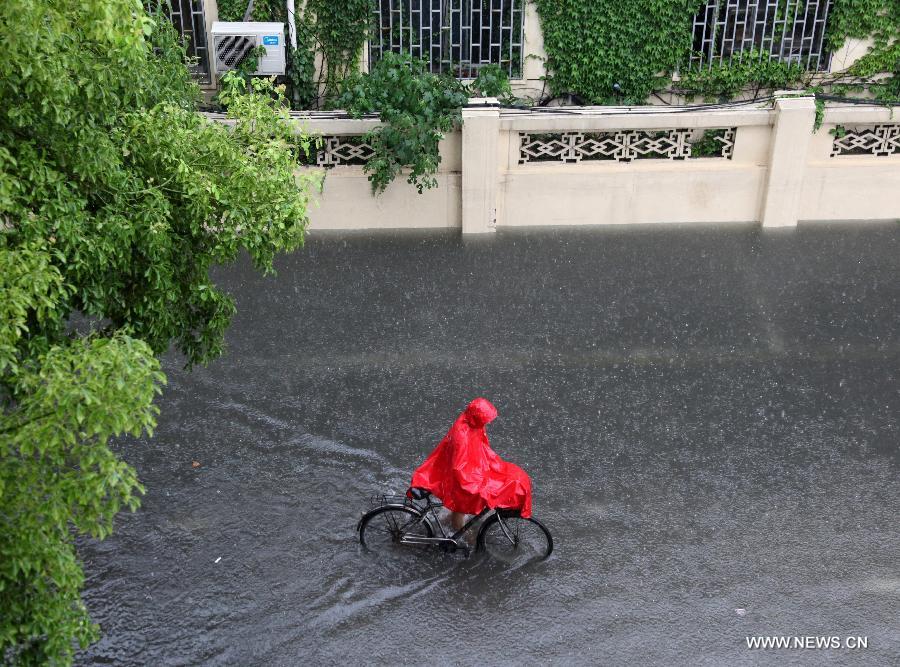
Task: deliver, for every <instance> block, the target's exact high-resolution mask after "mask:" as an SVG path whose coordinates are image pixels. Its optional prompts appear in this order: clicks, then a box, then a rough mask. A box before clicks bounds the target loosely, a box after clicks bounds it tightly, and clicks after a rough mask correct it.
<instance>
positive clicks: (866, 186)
mask: <svg viewBox="0 0 900 667" xmlns="http://www.w3.org/2000/svg"><path fill="white" fill-rule="evenodd" d="M472 102H473V106H472V107H471V108H467V109H464V110H463V118H464V124H463V129H462V132H458V133H454V134H452V135H450V136H448V137H447V138H446V139H445V140H444V141H443V142H442V144H441V154H442V162H441V168H440V171H439V173H438V175H437V178H438V183H439V186H438V187H437V188H436V189H433V190H428V191H426V192H425V194H423V195H419V194H417V192H416V190H415V188H414V187H413V186H411V185H409V184H407V183H406V182H405V180H404V179H402V178H398V179H397V181H395V182H394V183H392V184H391V185H390V186H389V187H388V189H387V191H386V192H385V193H384V194H382V195H379V196H377V197H373V196H372V194H371V190H370V184H369V182H368V180H367V178H366V175H365V173H364V171H363V167H362V166H336V167H334V168H332V169H330V170H328V175H327V177H326V180H325V191H324V194H323V196H322V197H321V204H320V206H319V207H318V208H316V209H315V210H313V211H312V215H311V218H312V229H369V228H428V227H447V228H457V229H462V231H464V232H465V233H489V232H492V231H494V230H495V229H496V228H497V227H513V226H528V225H588V224H653V223H673V222H692V223H695V222H706V223H734V222H757V223H760V224H762V225H764V226H771V227H777V226H792V225H796V224H797V222H798V221H828V220H896V219H900V197H898V196H897V194H898V193H900V120H892V119H891V114H890V110H889V109H885V108H881V107H875V106H864V105H847V106H840V105H838V106H831V107H829V108H828V109H827V110H826V112H825V119H824V125H823V126H822V128H821V129H819V130H818V132H815V133H813V131H812V129H813V121H814V117H815V103H814V101H813V99H812V98H790V97H787V98H782V99H779V100H778V101H777V102H776V104H775V105H774V107H773V106H768V107H761V106H759V105H743V106H739V107H736V108H730V109H717V110H690V109H688V108H681V109H679V108H675V109H673V108H665V109H660V108H659V107H653V108H647V107H641V108H635V109H622V108H608V107H598V108H558V109H554V110H550V111H548V110H546V109H543V110H535V111H510V110H502V109H500V108H499V107H493V106H490V104H491V100H473V101H472ZM296 118H297V123H298V124H299V125H301V126H303V127H304V128H305V129H306V130H307V131H311V132H314V133H319V134H322V135H325V136H337V137H341V136H347V135H361V134H364V133H365V132H367V131H368V130H369V129H371V128H372V127H375V126H377V124H378V121H377V120H376V119H364V120H348V119H342V118H340V117H336V116H335V115H334V114H330V115H329V114H306V115H302V114H297V115H296ZM878 125H881V126H888V127H889V128H890V127H894V126H895V125H896V126H898V130H897V132H898V135H897V137H898V139H897V142H898V143H897V144H896V150H889V151H887V154H878V155H876V154H865V155H838V156H835V157H832V151H833V145H834V141H835V137H834V136H833V135H832V134H831V131H832V130H834V129H835V128H836V127H838V126H842V127H848V128H855V127H859V128H861V129H862V130H863V131H865V128H870V127H875V126H878ZM678 128H681V129H685V128H688V129H698V130H702V129H704V128H734V146H733V151H732V153H731V158H730V159H726V158H724V157H714V158H688V159H679V160H675V159H635V160H633V161H631V162H619V161H581V162H577V163H574V164H571V163H565V162H526V163H524V164H520V159H519V158H520V152H519V151H520V146H521V142H522V139H521V137H522V135H523V134H527V135H547V134H555V135H558V134H559V133H575V132H578V133H582V134H583V133H591V132H612V131H616V132H625V131H631V130H648V131H649V130H654V131H655V130H668V129H678ZM891 131H893V130H891ZM892 136H893V135H892Z"/></svg>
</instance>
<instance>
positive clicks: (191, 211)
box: [0, 0, 314, 664]
mask: <svg viewBox="0 0 900 667" xmlns="http://www.w3.org/2000/svg"><path fill="white" fill-rule="evenodd" d="M0 25H2V28H0V31H2V35H0V36H2V39H0V109H2V111H0V610H2V612H0V662H13V663H21V664H45V663H48V662H49V663H65V662H69V661H70V660H71V658H72V654H73V650H74V644H75V643H78V644H80V645H81V646H85V645H86V644H87V643H88V642H90V641H91V640H92V639H94V638H95V637H96V636H97V628H96V627H95V626H93V625H92V624H91V622H90V619H89V618H88V616H87V614H86V612H85V609H84V606H83V604H82V602H81V600H80V590H81V586H82V581H83V574H82V570H81V566H80V564H79V562H78V559H77V556H76V553H75V550H74V546H73V535H74V534H87V535H92V536H95V537H99V538H102V537H104V536H106V535H108V534H109V532H110V530H111V529H112V524H113V518H114V516H115V514H116V513H117V512H118V511H119V509H120V508H124V507H129V508H132V509H133V508H135V507H136V506H137V502H138V496H139V494H140V493H141V492H142V489H141V486H140V484H139V483H138V480H137V477H136V475H135V471H134V470H133V469H132V468H131V467H130V466H128V465H127V464H126V463H124V462H123V461H121V460H120V459H119V458H118V457H117V456H116V455H115V454H113V452H112V451H111V450H110V449H109V447H108V445H107V441H108V440H109V438H110V437H112V436H115V435H120V434H126V433H131V434H134V435H137V434H139V433H141V432H143V431H150V430H151V429H152V427H153V424H154V421H155V416H156V409H155V407H154V406H153V404H152V401H153V398H154V396H155V395H156V394H157V393H158V392H159V391H160V386H161V384H162V382H163V381H164V378H163V376H162V374H161V373H160V370H159V364H158V362H157V360H156V355H158V354H160V353H162V352H163V351H165V350H166V349H168V348H169V347H170V345H172V344H173V343H174V344H175V346H176V347H177V348H178V349H179V350H180V351H181V352H182V353H183V354H184V355H185V357H186V360H187V363H188V364H193V363H198V362H205V361H207V360H209V359H211V358H213V357H214V356H216V355H217V354H219V353H220V352H221V351H222V345H223V342H222V341H223V333H224V331H225V328H226V327H227V325H228V322H229V319H230V317H231V315H232V313H233V312H234V304H233V302H232V300H231V299H230V298H229V297H228V296H227V295H226V294H223V293H222V292H220V291H219V290H217V289H216V287H215V285H213V284H212V282H211V281H210V279H209V269H210V267H212V266H213V265H215V264H220V263H225V262H229V261H232V260H233V259H235V257H236V256H237V255H238V253H239V252H241V251H242V250H245V251H246V252H248V253H249V255H250V257H251V258H252V260H253V262H254V264H255V265H256V266H257V267H258V268H259V269H261V270H263V271H269V270H271V267H272V259H273V257H274V255H275V253H276V252H279V251H283V250H290V249H293V248H296V247H297V246H299V245H300V244H301V243H302V240H303V233H304V229H305V226H306V224H307V217H306V208H307V204H308V202H309V198H310V195H311V191H312V187H313V178H314V177H312V176H298V175H295V173H294V172H295V166H296V160H297V157H298V155H299V154H300V153H301V152H303V151H306V150H308V148H309V146H308V141H307V139H306V138H305V137H303V136H299V135H297V134H295V132H294V129H293V127H292V126H291V125H290V124H289V122H288V121H287V118H286V112H285V111H284V109H283V100H282V99H281V97H280V91H279V90H276V89H274V88H273V87H272V84H271V83H270V82H268V81H264V80H263V81H257V82H255V83H254V89H252V90H244V91H234V92H233V98H232V99H231V100H230V105H229V116H230V120H229V123H230V124H231V127H227V126H226V125H225V124H222V123H213V122H210V121H208V120H206V119H205V118H204V117H202V116H200V115H199V114H197V113H196V105H197V101H198V90H197V87H196V86H195V85H194V84H193V83H192V82H191V80H190V77H189V75H188V72H187V69H186V67H185V65H184V59H185V51H184V48H183V46H182V45H181V44H179V42H178V40H177V39H176V35H175V33H174V30H173V29H172V27H171V25H170V24H168V23H167V22H165V21H160V20H154V19H152V18H151V17H149V16H148V15H147V14H146V12H145V10H144V8H143V6H142V3H141V2H140V0H52V1H51V0H5V1H4V2H3V3H0Z"/></svg>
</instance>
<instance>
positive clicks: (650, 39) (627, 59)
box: [534, 0, 900, 104]
mask: <svg viewBox="0 0 900 667" xmlns="http://www.w3.org/2000/svg"><path fill="white" fill-rule="evenodd" d="M534 1H535V4H536V6H537V9H538V12H539V15H540V18H541V27H542V30H543V33H544V47H545V50H546V51H547V71H548V83H549V86H550V93H551V95H553V96H564V95H570V96H573V97H575V98H576V100H578V101H582V102H585V103H590V104H643V103H646V101H647V99H648V97H649V96H650V95H651V94H652V93H654V92H659V91H662V90H665V89H667V88H669V86H670V83H671V78H670V75H671V73H672V72H673V71H676V70H677V69H679V66H682V65H683V64H684V63H685V62H687V61H688V58H689V55H690V52H691V46H692V45H691V29H692V19H693V17H694V15H695V14H696V13H697V11H698V10H700V9H701V8H702V7H703V5H704V4H705V3H704V2H703V0H629V1H628V2H621V1H620V0H534ZM805 2H806V0H780V1H779V3H778V5H777V10H778V12H779V13H780V14H784V15H788V14H790V13H791V11H790V10H791V7H794V6H795V5H797V4H798V3H805ZM800 11H801V12H802V11H803V9H802V8H801V9H800ZM848 37H854V38H866V37H872V38H873V39H874V42H875V44H874V46H873V47H872V49H871V51H870V52H869V53H868V54H867V55H866V56H864V57H863V58H862V59H861V60H859V61H858V62H857V63H855V64H854V65H853V66H852V67H851V68H850V70H849V71H848V72H846V73H841V74H840V75H836V76H833V77H830V76H825V77H820V78H822V79H823V80H822V81H821V82H820V85H822V86H825V87H827V88H830V87H832V86H837V88H836V90H835V91H834V92H836V93H840V94H845V93H848V92H860V91H862V90H869V92H871V93H872V94H873V95H874V96H875V97H876V98H877V99H882V100H897V101H900V2H898V0H835V2H834V6H833V9H832V12H831V14H830V17H829V24H828V33H827V37H826V45H827V47H828V48H829V49H830V50H831V51H832V52H833V51H835V50H837V49H838V48H840V46H841V45H842V44H843V43H844V41H845V40H846V39H847V38H848ZM742 56H743V57H740V58H734V59H732V60H731V61H730V62H719V63H713V64H712V65H711V66H710V67H704V68H703V69H702V70H688V71H685V72H682V78H681V81H680V83H678V85H677V89H678V91H679V92H683V93H685V94H686V95H687V96H688V98H693V97H695V96H702V97H704V98H717V99H730V98H732V97H734V96H735V95H737V94H738V93H740V92H742V91H747V90H749V91H751V92H753V89H754V88H755V92H756V93H757V94H759V93H760V92H762V91H764V90H765V91H770V90H775V89H779V88H786V87H795V88H796V87H799V88H808V87H809V86H810V85H811V81H812V80H813V77H814V74H815V73H812V72H807V71H805V70H804V69H803V68H801V67H800V66H799V65H796V64H788V63H782V62H778V61H775V60H770V59H769V58H768V57H762V58H761V57H759V56H760V54H759V53H758V52H746V53H744V54H742ZM883 72H887V73H893V76H891V77H888V78H884V77H882V78H880V79H877V80H872V77H873V76H874V75H876V74H879V73H883Z"/></svg>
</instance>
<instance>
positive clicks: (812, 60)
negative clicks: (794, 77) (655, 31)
mask: <svg viewBox="0 0 900 667" xmlns="http://www.w3.org/2000/svg"><path fill="white" fill-rule="evenodd" d="M832 3H833V0H707V2H706V5H705V6H704V7H703V8H701V9H700V11H699V12H698V13H697V15H696V16H694V44H693V53H692V55H691V66H692V67H694V68H699V67H703V66H712V64H713V63H716V62H722V61H726V60H727V61H728V62H731V60H732V58H737V59H738V60H740V58H741V57H742V54H743V53H744V52H748V51H751V50H756V51H758V55H759V57H760V58H764V57H769V58H770V59H775V60H780V61H782V62H786V63H794V64H797V65H801V66H802V67H803V68H805V69H807V70H811V71H822V70H827V69H828V67H829V65H830V63H831V56H830V54H828V53H826V51H825V45H824V41H825V26H826V23H827V22H828V13H829V11H830V10H831V6H832Z"/></svg>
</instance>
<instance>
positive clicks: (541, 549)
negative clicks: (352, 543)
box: [356, 488, 553, 560]
mask: <svg viewBox="0 0 900 667" xmlns="http://www.w3.org/2000/svg"><path fill="white" fill-rule="evenodd" d="M410 495H411V496H412V498H408V497H407V496H397V495H383V496H379V497H377V498H376V502H378V506H377V507H375V508H373V509H371V510H369V511H368V512H366V513H365V514H363V516H362V518H361V519H360V520H359V523H358V524H357V525H356V529H357V531H358V532H359V542H360V544H362V546H363V548H364V549H366V550H367V551H370V552H373V551H388V550H391V549H393V548H395V547H397V546H401V547H419V548H424V547H429V546H434V547H440V548H442V549H444V550H445V551H448V552H451V553H452V552H455V551H458V550H461V551H463V552H464V553H465V555H466V556H467V557H468V556H469V554H470V552H471V547H470V546H469V544H468V543H467V542H466V541H464V540H463V539H462V537H463V535H465V534H466V533H467V532H468V531H469V530H470V529H471V528H472V527H473V526H475V524H477V523H478V522H479V521H481V527H480V528H479V530H478V536H477V538H476V541H475V549H476V551H485V552H487V553H489V554H491V555H492V556H494V557H498V558H501V559H503V560H511V559H512V558H517V557H520V556H525V557H534V558H538V559H544V558H547V557H548V556H549V555H550V554H551V553H552V552H553V536H552V535H551V534H550V531H549V530H547V528H546V526H544V524H542V523H541V522H540V521H538V520H537V519H535V518H534V517H528V518H527V519H526V518H523V517H522V516H521V515H520V514H519V511H518V510H512V509H503V508H497V509H490V508H486V509H484V510H482V512H481V513H480V514H477V515H475V516H473V517H472V518H471V519H469V520H468V521H467V522H466V523H465V525H463V527H462V528H460V529H459V530H457V531H456V532H455V533H453V534H448V531H446V530H445V529H444V526H443V524H442V523H441V521H440V520H439V519H438V516H437V510H438V509H440V508H441V507H443V506H444V504H443V502H441V501H440V500H438V499H437V498H435V497H434V496H432V495H431V493H429V492H428V491H426V490H425V489H416V488H413V489H410ZM436 529H437V530H436ZM438 531H439V532H440V535H439V536H438V535H436V533H437V532H438Z"/></svg>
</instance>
